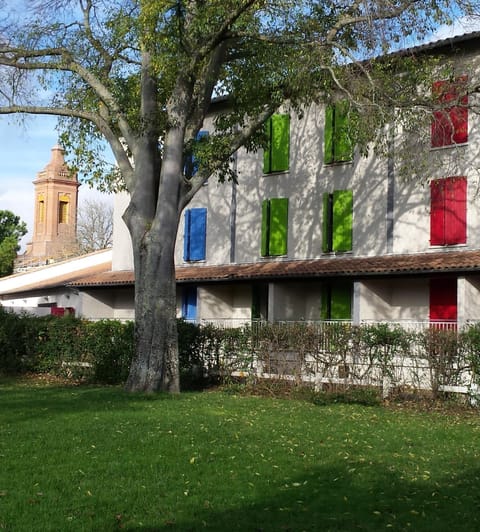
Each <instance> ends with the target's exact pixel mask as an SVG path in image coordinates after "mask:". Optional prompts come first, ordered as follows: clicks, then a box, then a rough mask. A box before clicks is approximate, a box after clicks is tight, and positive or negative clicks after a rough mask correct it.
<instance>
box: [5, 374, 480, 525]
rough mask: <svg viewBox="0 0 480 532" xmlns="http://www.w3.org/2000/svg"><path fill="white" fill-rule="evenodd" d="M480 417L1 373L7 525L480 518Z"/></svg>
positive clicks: (477, 521)
mask: <svg viewBox="0 0 480 532" xmlns="http://www.w3.org/2000/svg"><path fill="white" fill-rule="evenodd" d="M479 458H480V418H477V417H476V416H460V415H453V414H452V415H444V414H438V413H434V414H432V413H429V414H428V413H419V412H411V411H400V410H389V409H386V408H383V407H364V406H358V405H345V404H335V405H328V406H315V405H312V404H309V403H306V402H301V401H293V400H279V399H265V398H260V397H245V396H240V395H228V394H223V393H221V392H212V393H186V394H182V395H180V396H177V397H169V396H162V395H161V396H155V397H151V396H142V395H127V394H125V393H124V392H123V391H121V390H120V389H118V388H114V387H111V388H97V387H59V386H35V385H33V384H18V383H16V382H13V381H3V383H2V381H0V530H8V531H22V532H23V531H37V530H38V531H42V532H43V531H70V530H71V531H77V530H78V531H114V530H129V531H139V532H140V531H146V532H148V531H164V530H165V531H170V530H172V531H173V530H175V531H189V530H192V531H198V530H216V531H225V530H229V531H230V530H231V531H233V530H241V531H282V530H289V531H302V530H308V531H310V530H312V531H313V530H315V531H318V530H322V531H334V530H339V531H340V530H341V531H350V530H375V531H376V530H385V529H391V530H414V531H423V530H425V531H427V530H428V531H431V530H435V531H442V530H448V531H449V532H451V531H456V530H462V531H469V530H472V531H473V530H479V529H480V460H479Z"/></svg>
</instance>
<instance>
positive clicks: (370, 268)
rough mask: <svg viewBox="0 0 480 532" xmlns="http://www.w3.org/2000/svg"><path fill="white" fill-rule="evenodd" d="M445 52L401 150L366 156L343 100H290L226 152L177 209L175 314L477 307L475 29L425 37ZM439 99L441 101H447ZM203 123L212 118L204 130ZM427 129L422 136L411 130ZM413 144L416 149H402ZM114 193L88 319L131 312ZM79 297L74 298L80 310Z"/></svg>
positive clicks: (306, 316)
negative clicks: (222, 178)
mask: <svg viewBox="0 0 480 532" xmlns="http://www.w3.org/2000/svg"><path fill="white" fill-rule="evenodd" d="M424 51H425V52H426V53H446V54H449V55H450V56H451V57H453V58H454V59H455V62H456V72H457V73H458V75H456V77H455V79H448V80H446V79H438V81H437V82H435V83H434V85H433V87H432V90H433V91H434V95H436V96H437V98H438V101H439V103H442V104H448V105H446V106H445V105H443V106H441V108H440V106H439V110H438V111H435V112H433V114H432V116H431V121H430V122H429V125H428V128H427V129H428V131H426V130H425V128H423V130H421V128H422V127H423V126H419V131H418V134H419V138H418V139H416V138H415V139H412V142H411V145H412V150H413V151H412V154H411V155H412V158H413V157H414V156H415V157H416V158H418V157H417V156H418V155H419V152H420V151H421V157H422V158H423V162H424V164H423V168H424V171H423V173H422V175H421V176H420V177H417V176H415V177H413V174H412V176H410V177H409V176H408V175H405V172H404V171H400V163H399V161H398V160H397V158H396V156H395V153H396V151H395V148H396V142H395V139H392V148H393V149H392V150H391V153H390V156H389V157H383V156H382V157H380V156H376V155H375V154H373V153H371V154H370V155H368V156H364V155H362V154H360V153H359V152H358V150H357V149H356V147H355V146H353V145H352V144H351V143H350V141H349V139H348V135H346V134H345V131H346V127H345V124H346V120H347V119H348V117H347V115H346V112H345V107H344V105H345V104H344V103H343V102H342V101H339V102H338V103H337V104H336V105H335V106H328V107H322V106H319V105H313V104H312V105H311V106H309V107H308V108H305V109H304V110H303V112H302V114H301V116H299V115H297V114H296V113H294V112H293V111H291V110H290V109H288V107H285V108H283V109H281V110H279V112H278V113H276V114H275V115H274V116H273V117H272V118H271V120H269V122H268V123H267V124H266V127H267V134H268V135H269V138H270V143H269V148H268V149H266V150H265V151H264V152H262V151H259V152H257V153H247V152H246V151H245V150H239V152H238V153H237V154H236V158H235V162H234V163H233V164H234V165H235V169H236V171H237V173H238V184H235V183H226V184H220V183H217V182H216V181H215V179H214V178H212V179H210V180H209V182H208V184H207V185H205V186H204V187H203V188H202V190H201V191H200V192H199V193H198V194H197V196H196V197H195V198H194V199H193V201H192V202H191V204H190V205H189V206H188V208H187V209H186V210H185V212H184V214H183V217H182V221H181V224H180V227H179V232H178V237H177V247H176V265H177V283H178V314H179V315H180V316H183V317H184V318H186V319H189V320H197V321H202V320H207V321H210V320H222V321H228V322H229V323H232V324H233V323H243V322H245V321H249V320H252V319H264V320H270V321H295V320H314V321H316V320H351V321H353V322H355V323H360V322H369V321H385V320H387V321H405V322H407V321H409V322H414V321H420V322H430V321H432V322H437V321H441V322H450V323H462V322H465V321H468V320H478V319H480V206H479V202H478V194H479V185H480V181H479V175H478V162H477V158H478V151H479V143H480V132H479V123H480V120H479V118H478V115H477V114H476V113H475V112H473V111H472V109H471V108H473V107H474V106H475V103H476V102H475V98H476V96H475V94H468V95H467V94H463V93H462V92H461V90H460V89H459V87H462V82H463V81H464V80H466V79H468V81H469V86H471V85H472V82H473V85H475V78H476V77H477V76H478V63H479V57H480V55H479V54H480V35H479V34H478V33H475V34H467V35H463V36H460V37H456V38H454V39H450V40H445V41H440V42H438V43H435V44H433V45H429V46H426V47H424ZM449 102H451V103H449ZM211 129H212V124H211V121H207V122H206V123H205V125H204V132H203V134H204V135H206V134H207V132H208V131H209V130H211ZM420 137H422V139H425V138H427V144H426V145H425V143H424V142H423V141H422V142H420ZM414 152H415V153H414ZM127 204H128V197H127V196H126V195H123V194H120V195H118V197H117V199H116V204H115V232H114V249H113V261H112V264H113V266H112V271H111V272H108V273H105V274H102V275H99V276H93V277H92V278H90V279H88V280H87V279H84V280H83V281H82V282H81V283H76V287H77V288H78V289H79V290H81V291H84V292H85V294H88V297H89V298H90V300H91V308H90V309H89V310H88V312H91V313H93V314H95V310H94V309H95V306H96V305H97V308H99V307H98V303H100V304H101V307H102V314H105V313H108V314H109V316H106V315H102V316H95V317H122V318H128V317H133V273H132V270H133V258H132V252H131V243H130V239H129V235H128V232H127V229H126V227H125V225H124V224H123V221H122V219H121V214H122V213H123V211H124V209H125V208H126V206H127ZM87 308H88V307H86V306H84V310H86V309H87Z"/></svg>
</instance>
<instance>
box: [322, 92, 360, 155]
mask: <svg viewBox="0 0 480 532" xmlns="http://www.w3.org/2000/svg"><path fill="white" fill-rule="evenodd" d="M349 111H350V105H349V103H348V102H347V101H342V102H338V103H336V104H335V105H327V107H326V109H325V153H324V162H325V164H333V163H345V162H349V161H351V160H352V159H353V144H352V141H351V138H350V121H349Z"/></svg>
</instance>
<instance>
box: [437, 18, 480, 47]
mask: <svg viewBox="0 0 480 532" xmlns="http://www.w3.org/2000/svg"><path fill="white" fill-rule="evenodd" d="M473 31H480V16H465V17H460V18H459V19H457V20H455V22H454V23H453V24H451V25H446V24H444V25H442V26H439V28H438V29H437V30H436V31H435V32H434V33H433V34H432V35H431V36H430V37H429V38H428V39H427V41H426V42H429V43H430V42H435V41H440V40H442V39H451V38H452V37H456V36H458V35H463V34H465V33H471V32H473Z"/></svg>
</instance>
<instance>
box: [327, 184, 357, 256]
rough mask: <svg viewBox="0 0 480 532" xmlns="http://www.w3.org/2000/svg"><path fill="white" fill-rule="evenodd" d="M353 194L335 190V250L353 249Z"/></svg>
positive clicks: (347, 191) (348, 191)
mask: <svg viewBox="0 0 480 532" xmlns="http://www.w3.org/2000/svg"><path fill="white" fill-rule="evenodd" d="M352 218H353V193H352V191H351V190H335V192H334V193H333V246H332V247H333V250H334V251H350V250H351V249H352Z"/></svg>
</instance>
